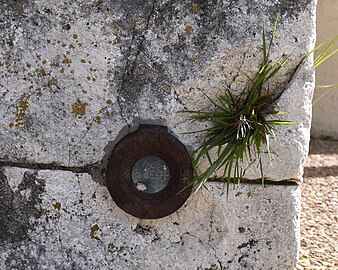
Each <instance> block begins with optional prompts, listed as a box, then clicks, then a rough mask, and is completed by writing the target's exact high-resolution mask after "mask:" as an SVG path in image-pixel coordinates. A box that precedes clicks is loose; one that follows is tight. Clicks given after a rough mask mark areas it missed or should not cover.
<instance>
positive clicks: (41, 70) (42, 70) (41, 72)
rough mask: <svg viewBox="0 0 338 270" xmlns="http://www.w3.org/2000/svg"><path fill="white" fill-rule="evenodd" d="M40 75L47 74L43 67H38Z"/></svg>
mask: <svg viewBox="0 0 338 270" xmlns="http://www.w3.org/2000/svg"><path fill="white" fill-rule="evenodd" d="M40 75H41V76H46V75H47V74H46V71H45V69H43V68H41V69H40Z"/></svg>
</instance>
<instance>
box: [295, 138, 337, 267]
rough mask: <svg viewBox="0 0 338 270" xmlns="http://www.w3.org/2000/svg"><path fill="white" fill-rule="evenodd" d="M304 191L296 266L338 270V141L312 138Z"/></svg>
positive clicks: (303, 185) (302, 188) (302, 187)
mask: <svg viewBox="0 0 338 270" xmlns="http://www.w3.org/2000/svg"><path fill="white" fill-rule="evenodd" d="M301 190H302V213H301V250H300V254H299V263H298V266H297V269H299V270H300V269H338V142H337V141H324V140H319V139H312V140H311V143H310V155H309V158H308V161H307V163H306V167H305V173H304V183H303V184H302V186H301Z"/></svg>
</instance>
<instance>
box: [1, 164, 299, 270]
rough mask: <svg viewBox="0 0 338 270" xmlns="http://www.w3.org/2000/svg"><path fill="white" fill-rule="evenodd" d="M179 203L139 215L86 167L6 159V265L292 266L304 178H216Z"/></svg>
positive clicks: (3, 181)
mask: <svg viewBox="0 0 338 270" xmlns="http://www.w3.org/2000/svg"><path fill="white" fill-rule="evenodd" d="M208 188H209V190H210V191H205V192H198V193H196V194H194V195H192V196H191V197H190V199H189V200H188V201H187V203H186V204H185V205H184V206H183V207H182V208H181V209H180V210H179V211H177V212H176V213H174V214H172V215H170V216H168V217H165V218H162V219H158V220H140V219H137V218H134V217H132V216H130V215H128V214H126V213H125V212H123V211H122V210H120V209H119V208H118V207H117V206H116V205H115V204H114V202H113V200H112V199H111V197H110V196H109V193H108V191H107V189H106V187H104V186H100V185H99V184H98V183H96V182H94V181H93V180H92V179H91V176H90V175H88V174H85V173H72V172H66V171H57V170H55V171H49V170H40V171H37V170H31V169H22V168H14V167H3V168H2V169H1V171H0V211H1V215H0V243H1V245H0V268H1V269H4V270H11V269H18V270H29V269H49V270H53V269H58V270H63V269H79V270H80V269H102V270H104V269H117V270H119V269H121V270H122V269H123V270H125V269H130V270H133V269H135V270H136V269H137V270H139V269H147V270H148V269H168V270H169V269H177V270H180V269H182V270H183V269H184V270H191V269H201V270H202V269H203V270H205V269H215V270H216V269H236V270H237V269H276V270H280V269H293V268H294V267H295V264H296V260H297V254H298V245H299V211H300V188H299V187H298V186H297V185H295V184H289V185H276V184H275V185H267V186H266V187H265V189H264V190H263V189H262V187H261V186H260V185H257V184H253V183H252V184H241V185H240V186H238V187H236V188H235V189H234V190H232V191H231V193H230V195H229V198H228V199H227V197H226V194H225V190H224V185H223V184H221V183H216V182H212V183H209V184H208Z"/></svg>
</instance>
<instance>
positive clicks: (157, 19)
mask: <svg viewBox="0 0 338 270" xmlns="http://www.w3.org/2000/svg"><path fill="white" fill-rule="evenodd" d="M155 25H156V26H157V27H159V26H160V25H161V19H160V18H156V19H155Z"/></svg>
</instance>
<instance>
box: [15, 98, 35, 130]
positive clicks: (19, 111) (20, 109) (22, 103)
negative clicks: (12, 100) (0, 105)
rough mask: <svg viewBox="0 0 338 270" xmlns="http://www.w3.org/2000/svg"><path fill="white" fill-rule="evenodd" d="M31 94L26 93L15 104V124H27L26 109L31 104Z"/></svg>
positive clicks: (18, 125)
mask: <svg viewBox="0 0 338 270" xmlns="http://www.w3.org/2000/svg"><path fill="white" fill-rule="evenodd" d="M30 97H31V96H30V95H29V94H24V95H23V96H22V98H21V99H20V100H19V101H18V104H17V105H16V106H15V110H16V113H15V122H16V124H15V126H16V127H20V126H24V125H25V116H26V111H27V109H28V105H29V99H30Z"/></svg>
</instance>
